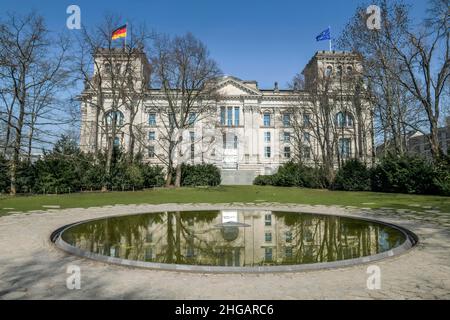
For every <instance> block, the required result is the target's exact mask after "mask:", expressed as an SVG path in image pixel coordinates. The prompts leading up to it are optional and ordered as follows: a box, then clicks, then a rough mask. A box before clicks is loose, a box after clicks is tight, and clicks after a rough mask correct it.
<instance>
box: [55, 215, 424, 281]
mask: <svg viewBox="0 0 450 320" xmlns="http://www.w3.org/2000/svg"><path fill="white" fill-rule="evenodd" d="M268 207H269V208H257V207H253V208H248V207H247V208H237V207H236V208H234V207H214V206H212V207H211V208H210V209H199V208H195V207H193V208H183V209H182V210H159V211H150V212H149V211H147V212H130V213H123V214H114V215H107V216H103V217H96V218H92V219H86V220H82V221H78V222H75V223H70V224H67V225H64V226H61V227H60V228H58V229H56V230H55V231H53V232H52V233H51V236H50V240H51V242H52V243H53V244H54V245H55V246H56V247H57V248H58V249H60V250H62V251H64V252H66V253H69V254H72V255H75V256H79V257H82V258H87V259H91V260H94V261H99V262H102V263H108V264H112V265H118V266H125V267H131V268H142V269H149V270H162V271H178V272H194V273H289V272H304V271H315V270H327V269H337V268H345V267H351V266H356V265H362V264H369V263H373V262H376V261H381V260H385V259H388V258H393V257H398V256H400V255H402V254H404V253H407V252H409V251H410V250H411V249H414V248H415V247H416V246H417V244H418V243H419V238H418V236H417V235H416V234H415V233H414V232H412V231H411V230H408V229H407V228H405V227H402V226H400V225H398V224H393V223H390V222H385V221H382V220H378V219H374V218H368V217H364V216H361V215H360V214H357V213H354V212H352V214H351V215H347V214H342V213H339V214H330V213H323V212H308V210H301V211H300V210H299V209H288V208H279V209H278V208H276V207H271V206H268ZM221 210H225V211H226V210H242V211H271V212H288V213H294V214H313V215H322V216H331V217H341V218H348V219H352V220H356V221H358V220H359V221H366V222H371V223H375V224H379V225H383V226H387V227H390V228H393V229H396V230H397V231H399V232H401V233H402V234H403V235H404V237H405V241H404V242H403V243H402V244H401V245H399V246H397V247H395V248H392V249H390V250H388V251H385V252H381V253H377V254H375V255H370V256H365V257H359V258H354V259H345V260H338V261H332V262H319V263H309V264H294V265H279V266H258V267H227V266H206V265H186V264H168V263H159V262H146V261H138V260H130V259H122V258H116V257H109V256H105V255H101V254H96V253H92V252H89V251H87V250H82V249H80V248H77V247H75V246H72V245H70V244H68V243H67V242H66V241H64V240H63V239H62V237H61V235H62V234H63V233H64V231H66V230H67V229H69V228H72V227H74V226H76V225H80V224H84V223H88V222H92V221H98V220H103V219H108V218H118V217H124V216H136V215H142V214H154V213H159V212H172V211H198V212H202V211H221Z"/></svg>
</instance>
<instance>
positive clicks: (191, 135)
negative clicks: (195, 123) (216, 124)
mask: <svg viewBox="0 0 450 320" xmlns="http://www.w3.org/2000/svg"><path fill="white" fill-rule="evenodd" d="M189 137H190V139H191V160H192V161H194V158H195V143H194V142H195V133H194V132H193V131H191V132H189Z"/></svg>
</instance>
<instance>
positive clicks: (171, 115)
mask: <svg viewBox="0 0 450 320" xmlns="http://www.w3.org/2000/svg"><path fill="white" fill-rule="evenodd" d="M175 120H176V119H175V113H173V112H171V113H169V127H170V128H174V127H175V124H176V121H175Z"/></svg>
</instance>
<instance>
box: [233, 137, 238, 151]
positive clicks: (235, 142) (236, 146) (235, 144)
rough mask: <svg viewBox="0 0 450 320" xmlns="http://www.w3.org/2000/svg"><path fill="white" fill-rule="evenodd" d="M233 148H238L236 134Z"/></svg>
mask: <svg viewBox="0 0 450 320" xmlns="http://www.w3.org/2000/svg"><path fill="white" fill-rule="evenodd" d="M233 147H234V149H237V148H238V137H237V135H235V136H234V144H233Z"/></svg>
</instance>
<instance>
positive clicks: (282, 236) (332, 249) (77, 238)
mask: <svg viewBox="0 0 450 320" xmlns="http://www.w3.org/2000/svg"><path fill="white" fill-rule="evenodd" d="M62 239H63V240H64V241H66V242H67V243H69V244H71V245H73V246H75V247H78V248H80V249H83V250H85V251H89V252H92V253H96V254H101V255H104V256H111V257H117V258H122V259H129V260H138V261H147V262H158V263H171V264H189V265H207V266H240V267H246V266H248V267H250V266H276V265H293V264H306V263H317V262H331V261H338V260H345V259H352V258H359V257H364V256H370V255H374V254H377V253H381V252H384V251H388V250H390V249H392V248H394V247H397V246H399V245H401V244H402V243H403V242H404V241H405V240H406V239H405V236H404V234H403V233H402V232H401V231H399V230H397V229H395V228H392V227H389V226H385V225H382V224H378V223H374V222H368V221H364V220H358V219H351V218H343V217H337V216H325V215H314V214H304V213H294V212H292V213H289V212H275V211H274V212H272V211H263V210H260V211H257V210H248V211H245V210H226V211H180V212H160V213H147V214H139V215H128V216H121V217H110V218H105V219H100V220H95V221H89V222H85V223H81V224H78V225H75V226H73V227H70V228H69V229H67V230H66V231H64V232H63V234H62Z"/></svg>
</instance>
